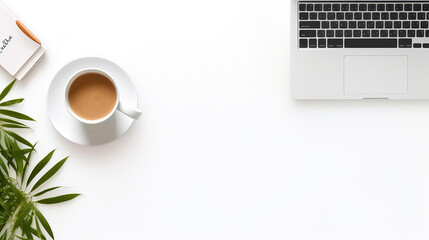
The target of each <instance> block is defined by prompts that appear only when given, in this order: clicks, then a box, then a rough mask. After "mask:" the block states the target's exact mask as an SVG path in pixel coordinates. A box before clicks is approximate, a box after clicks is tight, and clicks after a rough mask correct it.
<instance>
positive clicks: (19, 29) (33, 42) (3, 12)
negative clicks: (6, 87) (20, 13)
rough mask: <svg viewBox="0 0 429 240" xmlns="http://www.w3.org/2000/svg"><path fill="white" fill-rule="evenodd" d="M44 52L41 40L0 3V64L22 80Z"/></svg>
mask: <svg viewBox="0 0 429 240" xmlns="http://www.w3.org/2000/svg"><path fill="white" fill-rule="evenodd" d="M44 54H45V49H44V48H43V46H42V43H41V42H40V40H39V39H37V38H36V36H35V35H34V34H32V33H31V32H30V30H28V29H27V28H26V27H25V26H24V24H22V22H21V21H19V20H18V19H17V18H16V17H15V16H14V15H13V14H12V13H11V12H10V11H9V10H8V9H6V7H4V6H3V5H1V4H0V66H2V67H3V68H4V69H5V70H6V71H7V72H9V74H10V75H12V76H14V77H15V78H16V79H18V80H21V79H23V78H24V77H25V76H26V75H27V74H28V73H29V72H30V71H31V70H32V69H33V68H34V66H35V65H36V64H37V63H38V62H39V60H40V59H41V58H42V56H43V55H44Z"/></svg>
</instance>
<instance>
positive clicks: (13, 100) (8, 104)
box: [0, 98, 24, 107]
mask: <svg viewBox="0 0 429 240" xmlns="http://www.w3.org/2000/svg"><path fill="white" fill-rule="evenodd" d="M22 101H24V98H17V99H12V100H9V101H6V102H2V103H0V107H6V106H12V105H15V104H18V103H22Z"/></svg>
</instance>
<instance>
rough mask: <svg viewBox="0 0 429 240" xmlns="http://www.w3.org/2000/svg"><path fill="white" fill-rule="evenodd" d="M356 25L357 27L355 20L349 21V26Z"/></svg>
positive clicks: (353, 26) (354, 26)
mask: <svg viewBox="0 0 429 240" xmlns="http://www.w3.org/2000/svg"><path fill="white" fill-rule="evenodd" d="M356 27H357V22H355V21H350V22H349V28H356Z"/></svg>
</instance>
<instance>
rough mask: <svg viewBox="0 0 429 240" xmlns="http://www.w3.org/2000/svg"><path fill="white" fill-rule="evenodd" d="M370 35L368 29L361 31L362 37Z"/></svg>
mask: <svg viewBox="0 0 429 240" xmlns="http://www.w3.org/2000/svg"><path fill="white" fill-rule="evenodd" d="M370 36H371V31H369V30H363V31H362V37H370Z"/></svg>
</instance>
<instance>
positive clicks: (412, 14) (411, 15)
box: [408, 12, 417, 20]
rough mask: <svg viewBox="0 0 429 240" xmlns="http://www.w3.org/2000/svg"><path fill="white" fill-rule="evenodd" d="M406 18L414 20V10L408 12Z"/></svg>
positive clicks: (415, 15)
mask: <svg viewBox="0 0 429 240" xmlns="http://www.w3.org/2000/svg"><path fill="white" fill-rule="evenodd" d="M408 19H409V20H416V19H417V14H416V13H415V12H410V13H408Z"/></svg>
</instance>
